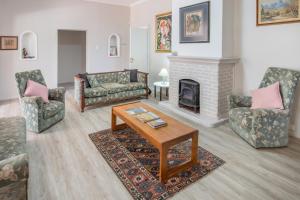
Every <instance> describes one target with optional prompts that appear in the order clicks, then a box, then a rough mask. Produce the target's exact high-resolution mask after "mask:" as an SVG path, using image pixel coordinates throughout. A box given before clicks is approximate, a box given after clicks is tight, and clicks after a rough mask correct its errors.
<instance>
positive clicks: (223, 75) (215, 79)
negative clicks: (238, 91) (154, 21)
mask: <svg viewBox="0 0 300 200" xmlns="http://www.w3.org/2000/svg"><path fill="white" fill-rule="evenodd" d="M169 60H170V89H169V102H170V103H171V104H172V105H173V106H176V107H177V106H178V100H179V99H178V90H179V84H178V83H179V80H181V79H191V80H194V81H196V82H198V83H200V114H201V115H207V116H209V117H214V118H218V119H219V118H224V117H226V116H227V113H228V108H227V96H228V95H230V94H231V93H232V90H233V79H234V73H233V70H234V67H235V63H237V61H238V59H214V58H195V57H181V56H170V57H169Z"/></svg>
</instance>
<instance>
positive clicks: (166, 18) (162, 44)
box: [155, 12, 172, 53]
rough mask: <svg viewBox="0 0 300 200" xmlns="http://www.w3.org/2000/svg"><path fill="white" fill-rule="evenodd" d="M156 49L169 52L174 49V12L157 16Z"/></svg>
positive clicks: (160, 51)
mask: <svg viewBox="0 0 300 200" xmlns="http://www.w3.org/2000/svg"><path fill="white" fill-rule="evenodd" d="M155 24H156V25H155V35H156V36H155V38H156V41H155V51H156V52H158V53H169V52H171V50H172V12H168V13H163V14H159V15H156V17H155Z"/></svg>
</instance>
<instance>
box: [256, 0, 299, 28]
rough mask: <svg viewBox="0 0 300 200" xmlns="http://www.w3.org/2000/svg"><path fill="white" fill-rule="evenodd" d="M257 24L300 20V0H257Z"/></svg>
mask: <svg viewBox="0 0 300 200" xmlns="http://www.w3.org/2000/svg"><path fill="white" fill-rule="evenodd" d="M256 8H257V9H256V22H257V23H256V24H257V26H262V25H272V24H283V23H292V22H300V0H256Z"/></svg>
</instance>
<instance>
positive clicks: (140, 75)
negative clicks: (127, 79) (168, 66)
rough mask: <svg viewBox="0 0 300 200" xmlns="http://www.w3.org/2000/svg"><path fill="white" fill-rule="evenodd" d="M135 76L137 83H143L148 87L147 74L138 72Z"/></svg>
mask: <svg viewBox="0 0 300 200" xmlns="http://www.w3.org/2000/svg"><path fill="white" fill-rule="evenodd" d="M137 76H138V82H140V83H145V84H146V85H148V73H144V72H140V71H139V72H138V74H137Z"/></svg>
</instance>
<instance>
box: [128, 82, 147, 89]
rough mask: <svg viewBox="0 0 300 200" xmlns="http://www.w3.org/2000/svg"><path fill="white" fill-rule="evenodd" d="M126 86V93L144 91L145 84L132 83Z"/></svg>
mask: <svg viewBox="0 0 300 200" xmlns="http://www.w3.org/2000/svg"><path fill="white" fill-rule="evenodd" d="M125 85H126V86H127V89H128V91H130V90H140V89H146V84H145V83H139V82H132V83H128V84H125Z"/></svg>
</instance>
